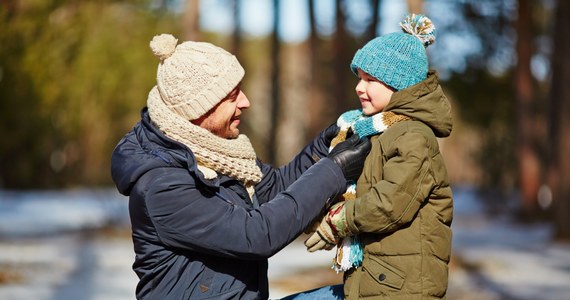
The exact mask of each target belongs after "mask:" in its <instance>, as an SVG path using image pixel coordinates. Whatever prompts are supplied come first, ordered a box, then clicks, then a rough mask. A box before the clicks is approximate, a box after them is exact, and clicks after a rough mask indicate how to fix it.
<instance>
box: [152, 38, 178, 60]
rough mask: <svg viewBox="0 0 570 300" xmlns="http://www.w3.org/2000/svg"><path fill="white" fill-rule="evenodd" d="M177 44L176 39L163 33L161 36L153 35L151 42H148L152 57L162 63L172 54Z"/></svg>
mask: <svg viewBox="0 0 570 300" xmlns="http://www.w3.org/2000/svg"><path fill="white" fill-rule="evenodd" d="M177 43H178V39H176V38H175V37H174V36H172V35H171V34H166V33H163V34H161V35H155V36H154V38H152V41H150V49H151V50H152V53H154V55H156V56H157V57H158V58H159V59H160V60H161V61H163V60H165V59H167V58H169V57H170V56H171V55H172V53H174V50H175V49H176V44H177Z"/></svg>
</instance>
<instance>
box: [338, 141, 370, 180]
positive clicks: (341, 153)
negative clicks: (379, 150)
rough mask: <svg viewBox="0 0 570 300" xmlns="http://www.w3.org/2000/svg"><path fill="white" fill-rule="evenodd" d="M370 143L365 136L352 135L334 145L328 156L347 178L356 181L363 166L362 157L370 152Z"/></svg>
mask: <svg viewBox="0 0 570 300" xmlns="http://www.w3.org/2000/svg"><path fill="white" fill-rule="evenodd" d="M371 148H372V144H371V143H370V140H368V138H367V137H364V138H360V137H359V136H358V135H356V134H355V135H353V136H351V137H350V138H348V139H347V140H346V141H344V142H342V143H340V144H338V145H336V147H334V149H332V151H331V153H330V154H329V156H328V158H329V159H331V160H332V161H334V162H335V163H336V164H337V165H338V166H339V167H340V168H341V169H342V173H343V174H344V178H346V179H347V180H352V181H356V180H358V177H359V176H360V173H362V168H364V159H366V155H368V153H369V152H370V149H371Z"/></svg>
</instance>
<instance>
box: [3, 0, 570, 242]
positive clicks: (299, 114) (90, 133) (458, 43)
mask: <svg viewBox="0 0 570 300" xmlns="http://www.w3.org/2000/svg"><path fill="white" fill-rule="evenodd" d="M248 1H251V0H202V1H199V0H178V1H176V0H99V1H89V0H26V1H18V0H2V1H0V131H1V132H2V139H1V141H0V189H4V190H28V189H69V188H74V187H82V186H90V187H109V186H112V181H111V178H110V155H111V152H112V150H113V147H114V146H115V145H116V143H117V142H118V141H119V139H120V138H121V137H122V136H123V135H124V134H125V133H126V132H127V131H128V130H130V128H131V127H132V126H133V125H134V124H135V123H136V122H137V121H138V119H139V112H140V109H141V108H142V107H143V106H144V105H145V103H146V97H147V94H148V92H149V91H150V89H151V87H152V86H153V85H154V82H155V75H156V67H157V64H158V60H157V59H156V58H155V57H154V56H153V55H152V53H151V51H150V49H149V47H148V44H149V41H150V40H151V39H152V37H153V36H154V35H156V34H160V33H172V34H174V35H175V36H176V37H178V38H179V40H180V41H184V40H202V41H208V42H212V43H214V44H216V45H219V46H221V47H223V48H225V49H227V50H228V51H230V52H232V53H234V54H236V56H237V57H238V59H239V60H240V62H241V63H242V65H243V66H244V68H245V69H246V76H245V79H244V82H243V85H242V87H243V90H244V91H245V93H246V94H247V95H248V97H249V99H250V100H251V101H252V107H251V109H249V110H248V111H247V112H246V117H245V118H244V119H245V120H244V123H242V124H243V125H242V131H243V132H244V133H246V134H247V135H248V136H249V137H250V139H251V140H252V142H253V143H254V146H255V148H256V150H257V152H258V155H259V156H260V157H261V158H262V159H263V160H265V161H267V162H272V163H274V164H280V163H284V162H286V161H288V159H290V158H291V157H292V156H293V155H294V154H295V153H296V151H298V150H299V149H300V148H301V147H302V146H303V145H304V144H305V143H306V142H307V141H308V140H310V139H312V138H313V137H314V136H315V135H316V134H317V133H318V132H319V131H320V130H321V129H323V128H324V127H325V126H327V125H329V124H330V123H332V122H333V121H335V120H336V118H337V117H338V115H340V114H341V113H342V112H344V111H346V110H348V109H354V108H357V107H358V106H359V103H358V101H357V98H356V97H355V94H354V86H355V84H356V83H357V79H356V77H354V75H353V74H352V73H351V71H350V69H349V64H350V61H351V59H352V55H353V54H354V53H355V51H356V50H357V49H358V48H359V47H361V46H362V45H364V43H365V42H366V41H368V40H369V39H371V38H373V37H375V36H378V35H381V34H385V33H388V32H387V31H386V30H384V28H389V29H390V30H388V31H396V30H398V28H397V22H398V21H399V20H400V19H401V18H402V17H403V15H404V13H406V11H409V12H416V13H425V14H426V15H428V16H429V17H430V18H431V19H432V20H433V22H434V24H435V26H436V28H437V39H436V43H435V44H434V45H432V46H430V47H429V48H428V55H429V58H430V64H431V67H432V68H435V69H437V70H438V71H439V72H440V78H441V80H442V86H443V88H444V91H445V92H446V93H447V95H448V97H449V98H450V99H451V101H452V104H453V110H454V122H455V123H454V129H453V132H452V136H451V137H450V138H448V139H444V140H441V147H442V151H443V152H444V157H445V158H446V160H447V164H448V168H449V173H450V177H451V181H452V183H453V184H454V185H469V186H474V187H477V188H478V189H480V191H481V195H487V196H488V197H487V198H488V199H490V200H489V201H491V202H493V203H495V205H499V206H500V205H501V203H504V202H506V201H505V199H511V198H514V199H515V200H516V201H517V203H519V205H517V206H516V211H513V213H516V214H518V215H519V216H520V217H521V219H523V220H535V219H542V220H544V219H547V220H552V222H553V223H554V224H555V228H556V232H557V236H558V238H559V239H568V238H570V155H568V153H570V118H568V117H569V116H570V84H569V83H570V55H569V54H568V53H570V41H569V37H570V32H569V30H570V4H569V2H568V1H564V0H539V1H530V0H424V1H421V0H408V1H404V0H397V1H390V0H351V1H348V0H307V1H302V4H303V5H302V7H303V9H302V10H299V11H298V13H297V14H296V18H298V19H296V18H290V17H288V18H286V19H284V15H283V13H282V8H283V6H284V5H285V2H288V1H279V0H266V2H267V3H266V4H267V5H266V6H263V7H269V9H268V10H262V9H261V8H259V9H257V8H254V10H255V11H247V12H244V8H246V6H245V5H244V3H247V2H248ZM261 1H263V0H261ZM258 2H259V1H258ZM297 2H298V1H297ZM325 2H326V3H327V5H328V7H330V8H331V10H330V14H322V13H321V12H322V6H323V3H325ZM395 2H398V3H396V4H395ZM206 5H208V7H210V8H211V7H216V9H217V10H219V13H217V12H215V11H214V12H209V15H210V18H212V19H213V20H210V22H220V23H228V22H229V24H230V25H231V26H230V28H231V30H229V31H215V30H208V28H205V27H206V26H204V20H203V19H202V17H203V12H204V8H203V7H204V6H206ZM389 5H403V6H404V9H403V11H402V12H401V13H399V15H398V16H392V15H390V18H387V17H386V16H387V14H389V13H390V11H388V10H387V7H388V6H389ZM248 9H249V10H251V7H248ZM212 16H213V17H212ZM256 16H269V17H270V19H271V20H272V21H271V23H272V26H270V27H271V29H270V30H268V31H267V34H263V35H252V34H248V33H247V32H246V31H245V30H243V25H244V22H246V21H247V18H253V17H256ZM329 17H330V18H329ZM326 18H328V19H326ZM388 19H389V20H397V21H396V22H395V24H386V22H387V20H388ZM300 20H302V21H303V22H306V24H307V27H308V29H307V32H308V34H307V36H306V38H303V39H302V40H300V41H288V40H286V39H284V38H283V34H282V32H283V28H284V27H285V26H289V25H290V24H291V23H296V22H301V21H300Z"/></svg>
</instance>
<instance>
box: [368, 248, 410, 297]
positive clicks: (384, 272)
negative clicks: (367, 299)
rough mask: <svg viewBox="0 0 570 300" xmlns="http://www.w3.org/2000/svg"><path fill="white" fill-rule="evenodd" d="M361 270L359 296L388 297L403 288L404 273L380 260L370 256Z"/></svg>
mask: <svg viewBox="0 0 570 300" xmlns="http://www.w3.org/2000/svg"><path fill="white" fill-rule="evenodd" d="M362 268H363V269H362V270H363V271H364V272H365V274H362V275H363V276H362V279H361V283H360V294H361V296H373V295H390V294H391V293H392V292H397V291H399V290H401V289H402V287H403V286H404V281H405V279H406V275H405V273H404V272H402V271H401V270H399V269H397V268H395V267H394V266H392V265H390V264H388V263H387V262H385V261H383V260H381V259H380V258H377V257H373V256H370V257H369V258H368V261H365V262H364V263H363V267H362Z"/></svg>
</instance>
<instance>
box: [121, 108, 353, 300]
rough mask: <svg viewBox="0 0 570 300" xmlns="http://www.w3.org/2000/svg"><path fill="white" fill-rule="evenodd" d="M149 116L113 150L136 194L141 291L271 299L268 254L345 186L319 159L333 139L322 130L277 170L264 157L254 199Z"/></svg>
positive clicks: (150, 295) (126, 190) (132, 201)
mask: <svg viewBox="0 0 570 300" xmlns="http://www.w3.org/2000/svg"><path fill="white" fill-rule="evenodd" d="M141 115H142V119H141V121H140V122H139V123H137V125H136V126H135V127H134V128H133V130H132V131H130V132H129V133H128V134H127V135H126V136H125V137H124V138H123V139H122V140H121V141H120V142H119V143H118V145H117V146H116V148H115V150H114V152H113V156H112V176H113V180H114V181H115V184H116V186H117V188H118V190H119V191H120V192H121V193H122V194H124V195H127V196H129V212H130V218H131V224H132V237H133V243H134V250H135V254H136V257H135V262H134V264H133V269H134V271H135V272H136V273H137V275H138V277H139V279H140V281H139V283H138V285H137V288H136V296H137V298H138V299H206V298H207V299H210V298H211V299H267V298H268V279H267V259H268V258H269V257H270V256H272V255H273V254H275V253H277V252H278V251H279V250H281V249H282V248H283V247H285V246H286V245H287V244H289V243H290V242H291V241H293V240H294V239H295V238H296V237H297V236H298V235H299V234H300V233H301V232H302V230H303V229H304V228H305V227H307V225H308V224H309V223H310V222H311V221H312V220H313V219H314V218H315V217H316V216H317V215H318V214H319V213H320V212H321V210H322V208H323V206H324V205H325V203H326V201H327V199H329V198H331V197H334V196H335V195H337V194H338V193H341V192H342V191H343V190H344V188H345V184H346V181H345V179H344V177H343V174H342V170H341V169H340V168H339V167H338V166H337V165H336V164H335V163H334V162H332V161H331V160H330V159H327V158H323V159H320V158H322V157H324V156H325V155H326V153H327V150H328V149H327V146H326V145H324V144H323V142H322V139H319V138H317V139H315V140H314V141H313V142H312V143H310V144H309V145H307V146H306V147H305V148H304V149H303V150H302V151H301V152H300V153H299V154H298V155H297V156H296V157H295V158H294V159H293V160H292V161H291V162H290V163H289V164H287V165H285V166H283V167H281V168H278V169H276V168H272V167H271V166H268V165H265V164H262V163H261V162H259V161H258V164H259V166H260V168H261V170H262V172H263V177H262V180H261V182H260V183H258V184H257V185H256V187H255V190H256V192H255V196H254V199H253V201H252V199H250V197H249V195H248V193H247V192H246V189H245V187H244V186H243V184H241V183H240V182H239V181H237V180H235V179H233V178H230V177H228V176H224V175H220V176H218V178H216V179H213V180H208V179H205V178H204V176H203V174H202V173H201V172H200V171H198V169H197V166H196V160H195V157H194V155H193V153H192V151H191V149H188V147H186V146H184V145H183V144H181V143H178V142H176V141H174V140H172V139H170V138H168V137H166V136H165V135H163V134H162V133H161V132H160V131H159V130H158V129H156V128H155V127H154V126H153V125H152V124H151V122H150V119H149V116H148V112H147V110H146V108H145V109H143V111H142V113H141ZM319 159H320V160H319ZM317 160H318V162H317V163H315V161H317ZM313 164H314V166H312V165H313ZM311 166H312V167H311ZM301 174H303V175H302V176H301Z"/></svg>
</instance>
